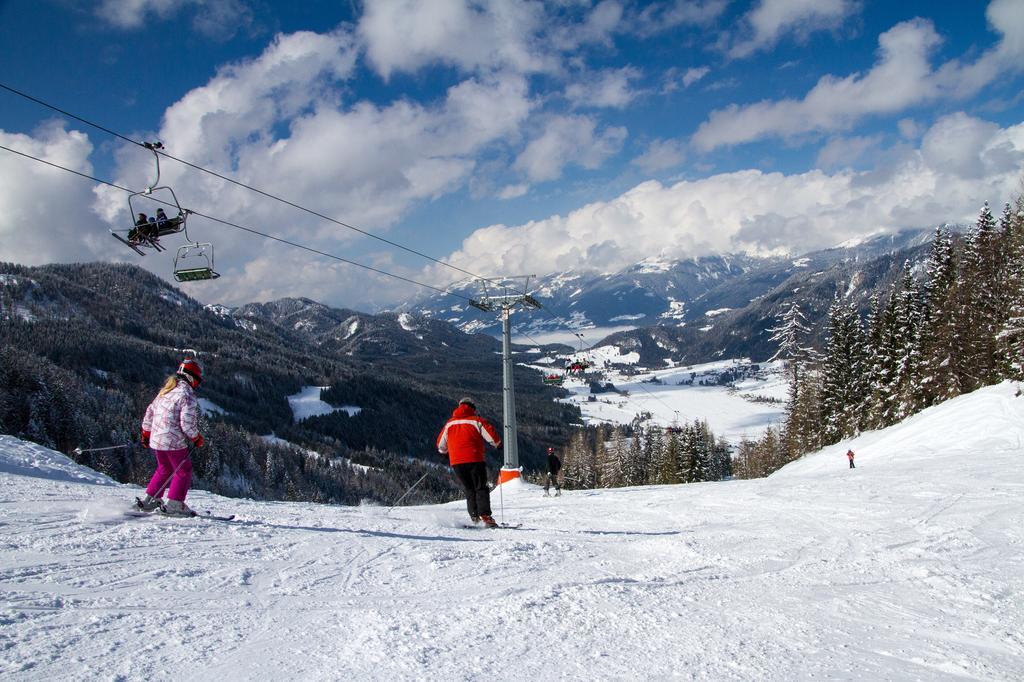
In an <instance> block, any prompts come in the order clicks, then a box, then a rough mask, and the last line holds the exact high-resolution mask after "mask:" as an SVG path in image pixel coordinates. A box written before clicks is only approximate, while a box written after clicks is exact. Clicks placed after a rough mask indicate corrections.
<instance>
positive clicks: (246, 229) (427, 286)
mask: <svg viewBox="0 0 1024 682" xmlns="http://www.w3.org/2000/svg"><path fill="white" fill-rule="evenodd" d="M0 149H3V150H4V151H7V152H11V153H12V154H17V155H18V156H22V157H25V158H27V159H31V160H33V161H38V162H39V163H42V164H45V165H47V166H51V167H52V168H57V169H59V170H62V171H66V172H68V173H73V174H74V175H78V176H79V177H82V178H86V179H87V180H92V181H93V182H97V183H100V184H102V185H107V186H109V187H113V188H115V189H119V190H121V191H122V192H128V193H132V192H134V191H135V190H132V189H130V188H128V187H123V186H121V185H118V184H117V183H114V182H110V181H108V180H103V179H101V178H97V177H95V176H92V175H89V174H87V173H82V172H81V171H76V170H74V169H72V168H67V167H66V166H61V165H60V164H57V163H53V162H52V161H47V160H46V159H41V158H39V157H37V156H33V155H31V154H27V153H25V152H22V151H18V150H17V149H12V148H10V147H7V146H5V145H2V144H0ZM155 201H158V203H162V204H166V205H168V206H170V205H171V204H170V203H169V202H166V201H159V200H155ZM189 212H190V213H191V214H192V215H194V216H199V217H200V218H206V219H207V220H210V221H213V222H216V223H220V224H222V225H226V226H228V227H233V228H235V229H237V230H242V231H244V232H248V233H250V234H254V235H258V236H260V237H263V238H264V239H270V240H272V241H276V242H280V243H282V244H287V245H288V246H293V247H295V248H297V249H302V250H304V251H308V252H310V253H314V254H317V255H319V256H324V257H325V258H331V259H333V260H336V261H340V262H342V263H347V264H349V265H354V266H356V267H358V268H362V269H364V270H369V271H370V272H375V273H377V274H380V275H384V276H386V277H391V278H393V279H397V280H401V281H403V282H407V283H409V284H415V285H416V286H420V287H424V288H425V289H431V290H433V291H436V292H438V293H441V294H445V295H447V296H453V297H455V298H459V299H462V300H464V301H471V300H472V299H470V298H469V297H468V296H463V295H462V294H457V293H455V292H454V291H448V290H445V289H441V288H440V287H436V286H434V285H432V284H426V283H425V282H419V281H417V280H414V279H411V278H409V277H403V276H402V275H396V274H394V273H393V272H388V271H386V270H381V269H379V268H375V267H372V266H369V265H364V264H363V263H359V262H356V261H354V260H349V259H347V258H342V257H341V256H338V255H335V254H333V253H329V252H327V251H321V250H319V249H315V248H313V247H311V246H306V245H305V244H301V243H299V242H294V241H291V240H289V239H284V238H283V237H276V236H274V235H272V234H268V233H266V232H261V231H260V230H256V229H253V228H251V227H245V226H244V225H239V224H237V223H232V222H230V221H228V220H224V219H222V218H217V217H216V216H212V215H208V214H205V213H201V212H199V211H193V210H191V209H190V210H189Z"/></svg>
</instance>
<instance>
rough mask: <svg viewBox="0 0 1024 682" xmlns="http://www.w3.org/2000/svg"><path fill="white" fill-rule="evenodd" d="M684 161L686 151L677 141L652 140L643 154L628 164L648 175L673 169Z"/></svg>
mask: <svg viewBox="0 0 1024 682" xmlns="http://www.w3.org/2000/svg"><path fill="white" fill-rule="evenodd" d="M685 159H686V151H685V150H684V146H683V143H682V142H680V141H679V140H652V141H651V143H650V144H648V145H647V149H646V150H645V151H644V153H643V154H641V155H640V156H638V157H636V158H635V159H633V160H632V161H631V162H630V163H632V164H633V165H635V166H639V167H640V168H642V169H643V170H644V171H646V172H648V173H656V172H658V171H661V170H665V169H666V168H674V167H676V166H678V165H679V164H681V163H682V162H683V161H684V160H685Z"/></svg>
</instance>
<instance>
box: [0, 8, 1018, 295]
mask: <svg viewBox="0 0 1024 682" xmlns="http://www.w3.org/2000/svg"><path fill="white" fill-rule="evenodd" d="M1022 65H1024V0H992V1H991V2H982V1H978V2H952V1H951V2H899V3H893V2H871V1H869V0H864V1H859V0H752V1H740V0H732V1H730V0H695V1H685V0H683V1H679V2H676V1H666V2H650V3H642V2H630V1H628V0H604V1H602V2H597V3H594V2H585V1H575V0H563V1H561V2H548V3H540V2H510V1H507V0H495V1H479V0H474V1H468V0H429V1H425V0H401V1H392V2H381V1H377V2H362V3H356V2H322V1H320V2H317V1H313V2H302V3H276V2H268V1H266V0H204V1H200V0H117V1H115V0H96V1H92V2H85V1H83V2H72V1H71V0H44V1H41V2H28V1H26V0H9V1H7V2H4V1H2V0H0V82H3V83H4V84H6V85H9V86H11V87H15V88H18V89H20V90H24V91H26V92H28V93H30V94H32V95H34V96H36V97H39V98H41V99H44V100H46V101H48V102H51V103H53V104H55V105H58V106H60V107H62V108H65V109H67V110H69V111H72V112H74V113H76V114H78V115H80V116H83V117H85V118H88V119H91V120H95V121H96V122H98V123H101V124H103V125H105V126H107V127H110V128H112V129H114V130H117V131H120V132H123V133H126V134H128V135H129V136H132V137H134V138H137V139H154V138H158V139H161V140H162V141H163V142H164V144H165V145H166V147H167V149H168V151H169V152H171V153H172V154H174V155H176V156H179V157H182V158H185V159H188V160H190V161H193V162H195V163H198V164H200V165H203V166H205V167H209V168H211V169H215V170H217V171H218V172H221V173H224V174H227V175H230V176H231V177H234V178H237V179H239V180H242V181H245V182H247V183H250V184H253V185H256V186H258V187H260V188H263V189H265V190H268V191H270V192H273V193H276V194H279V195H281V196H283V197H285V198H288V199H290V200H293V201H295V202H297V203H301V204H302V205H304V206H308V207H309V208H311V209H314V210H316V211H319V212H321V213H323V214H326V215H329V216H331V217H334V218H336V219H338V220H341V221H344V222H347V223H350V224H353V225H356V226H359V227H360V228H363V229H366V230H369V231H372V232H374V233H375V234H380V235H381V236H384V237H386V238H388V239H391V240H394V241H398V242H401V243H403V244H406V245H408V246H410V247H412V248H415V249H419V250H422V251H425V252H427V253H429V254H431V255H433V256H436V257H438V258H443V259H446V260H449V261H450V262H452V263H454V264H456V265H458V266H459V267H462V268H465V269H467V270H470V271H472V272H476V273H479V274H484V275H494V274H499V273H510V274H521V273H525V272H531V273H537V274H543V273H546V272H553V271H560V270H567V269H583V268H586V269H595V270H601V271H613V270H616V269H619V268H621V267H624V266H627V265H629V264H630V263H632V262H635V261H637V260H640V259H642V258H645V257H660V256H668V257H689V256H695V255H701V254H705V253H713V252H724V251H747V252H751V253H779V252H791V253H796V252H799V251H801V250H806V249H811V248H818V247H822V246H828V245H831V244H834V243H837V242H840V241H843V240H846V239H850V238H855V237H858V236H863V235H865V234H870V233H874V232H878V231H885V230H895V229H900V228H903V227H926V226H930V225H934V224H937V223H941V222H946V221H964V220H969V219H971V217H972V216H973V215H975V214H976V212H977V210H978V208H979V207H980V205H981V203H982V202H983V201H986V200H987V201H990V202H992V203H994V204H1001V203H1002V202H1004V201H1006V200H1009V199H1010V198H1012V196H1013V194H1014V193H1017V192H1019V191H1020V189H1021V187H1020V179H1021V177H1022V172H1024V125H1022V121H1024V100H1022V97H1021V92H1022V90H1024V88H1022V87H1021V86H1022V78H1021V76H1022ZM0 142H2V143H3V144H4V145H5V146H10V147H12V148H16V149H19V150H23V151H26V152H28V153H33V154H35V155H37V156H42V157H44V158H47V159H50V160H52V161H54V162H59V163H62V164H63V165H67V166H69V167H72V168H75V169H76V170H81V171H83V172H89V173H94V174H96V175H98V176H100V177H103V178H109V179H111V180H114V181H117V182H119V183H121V184H125V185H127V186H130V187H138V188H141V187H142V186H144V185H145V184H146V183H147V182H148V181H149V176H150V175H151V174H152V172H151V169H150V166H151V165H152V162H151V159H150V158H148V157H147V156H146V154H145V153H142V152H140V151H139V150H138V149H137V148H133V147H130V146H125V144H123V143H122V142H119V141H117V140H116V139H113V138H111V137H110V136H108V135H106V134H104V133H102V132H100V131H97V130H95V129H91V128H88V127H85V126H83V125H82V124H80V123H77V122H75V121H71V120H66V119H63V118H61V117H60V116H57V115H55V114H54V113H53V112H51V111H47V110H45V109H42V108H40V107H39V106H38V105H35V104H32V103H29V102H25V101H23V100H20V99H18V98H17V97H15V96H14V95H11V94H9V93H6V92H0ZM0 177H2V178H3V180H4V182H2V183H0V260H8V261H15V262H21V263H28V264H37V263H43V262H54V261H76V260H95V259H99V260H123V261H130V262H137V263H139V264H141V265H143V266H144V267H146V268H148V269H150V270H152V271H153V272H157V273H159V274H161V275H163V276H165V277H169V274H170V259H169V258H168V256H167V255H166V254H165V255H150V256H146V257H145V258H139V257H138V256H136V255H134V254H133V253H132V252H130V251H128V250H127V249H124V247H119V246H118V244H117V242H115V241H114V240H113V239H111V238H110V237H109V234H108V233H107V230H108V229H109V228H110V227H119V226H121V225H123V223H124V222H125V221H126V220H127V217H128V212H127V205H126V202H125V199H124V195H123V194H122V193H120V192H118V191H116V190H111V189H109V188H106V189H104V188H99V189H97V188H94V187H93V186H92V185H91V184H90V183H88V182H84V181H82V180H80V179H78V178H75V177H73V176H70V175H62V174H60V173H59V172H55V171H52V170H49V169H44V168H40V167H34V166H33V165H32V163H31V162H27V161H25V160H24V159H21V158H17V157H14V156H13V155H11V154H10V153H8V152H5V151H2V150H0ZM164 180H165V181H167V182H169V183H171V184H172V186H173V187H174V188H175V191H176V192H177V193H178V195H179V197H180V198H181V201H182V203H183V204H184V205H185V206H186V207H190V208H195V209H197V210H200V211H202V212H205V213H208V214H211V215H215V216H218V217H222V218H224V219H227V220H230V221H233V222H236V223H239V224H243V225H246V226H250V227H253V228H256V229H259V230H262V231H266V232H270V233H273V234H275V235H279V236H281V237H284V238H288V239H291V240H295V241H301V242H303V243H307V244H309V245H310V246H313V247H315V248H318V249H321V250H325V251H329V252H332V253H336V254H338V255H342V256H344V257H347V258H351V259H354V260H358V261H360V262H364V263H366V264H370V265H374V266H376V267H380V268H383V269H387V270H390V271H394V272H396V273H400V274H402V275H404V276H408V277H413V278H416V279H419V280H422V281H426V282H430V283H432V284H439V285H443V284H445V283H446V282H448V281H450V280H451V279H452V278H453V277H454V276H458V275H457V273H453V272H452V271H450V270H447V269H445V268H442V267H440V266H437V265H432V264H430V263H428V262H425V261H423V260H422V259H417V258H416V257H414V256H410V255H409V254H406V253H402V252H400V251H395V250H394V249H390V248H388V247H387V246H386V245H383V244H381V243H379V242H375V241H373V240H369V239H367V238H365V237H360V236H358V235H357V234H355V233H352V232H350V231H347V230H344V229H343V228H339V227H338V226H336V225H332V224H330V223H325V222H324V221H322V220H318V219H316V218H313V217H311V216H309V215H307V214H303V213H301V212H298V211H295V210H294V209H290V208H287V207H284V206H282V205H280V204H275V203H273V202H270V201H268V200H266V199H262V198H260V197H258V196H256V195H253V194H251V193H248V192H245V191H243V190H239V189H237V188H232V187H230V186H223V183H217V182H214V181H211V179H210V178H209V177H207V176H203V175H201V174H198V173H196V172H195V171H193V170H189V169H187V168H184V167H181V166H178V165H177V164H173V163H172V162H167V163H165V164H164ZM67 215H75V216H77V218H76V220H75V221H74V223H71V224H69V222H68V221H66V220H65V219H64V218H65V217H66V216H67ZM39 225H46V226H53V227H47V229H39V228H38V227H37V226H39ZM26 226H30V227H29V228H26ZM62 231H63V232H62ZM190 231H191V232H192V233H193V236H195V237H199V238H201V239H204V240H210V241H212V242H214V243H215V245H216V247H217V261H218V269H219V270H220V271H221V272H222V273H223V275H224V277H222V278H221V279H220V280H218V281H217V282H214V283H204V284H195V285H188V286H187V291H188V292H189V293H190V294H193V295H195V296H197V297H198V298H200V299H201V300H205V301H210V302H213V301H220V302H226V303H240V302H244V301H250V300H265V299H270V298H276V297H279V296H286V295H291V296H309V297H311V298H315V299H318V300H323V301H325V302H328V303H331V304H335V305H344V306H349V307H356V308H373V307H380V306H387V305H390V304H393V303H395V302H398V301H401V300H404V299H405V298H408V297H409V296H410V295H413V294H414V292H412V291H410V290H409V288H408V287H407V286H405V285H402V284H399V283H397V282H394V281H389V280H387V279H386V278H383V279H382V278H380V277H378V276H375V275H367V273H366V272H365V271H360V270H358V269H354V268H352V267H351V266H346V265H341V264H338V263H334V262H331V261H327V260H324V259H318V258H316V257H313V256H311V255H309V254H308V253H304V252H301V251H294V250H290V249H288V248H287V247H283V246H281V245H275V244H272V243H266V242H263V241H260V240H257V239H255V238H253V237H252V236H250V235H246V234H244V233H239V232H237V231H233V230H231V229H230V228H225V227H223V226H218V225H216V224H212V223H204V222H203V221H201V220H200V219H194V220H193V221H192V224H191V225H190ZM55 233H56V234H55ZM55 237H56V238H55Z"/></svg>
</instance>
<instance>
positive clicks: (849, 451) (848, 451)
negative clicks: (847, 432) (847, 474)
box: [846, 450, 857, 469]
mask: <svg viewBox="0 0 1024 682" xmlns="http://www.w3.org/2000/svg"><path fill="white" fill-rule="evenodd" d="M846 459H848V460H850V468H851V469H856V468H857V467H855V466H854V465H853V450H847V451H846Z"/></svg>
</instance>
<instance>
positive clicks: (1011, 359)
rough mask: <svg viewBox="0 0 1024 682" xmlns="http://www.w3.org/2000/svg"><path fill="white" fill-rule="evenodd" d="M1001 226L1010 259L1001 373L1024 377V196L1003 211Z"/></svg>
mask: <svg viewBox="0 0 1024 682" xmlns="http://www.w3.org/2000/svg"><path fill="white" fill-rule="evenodd" d="M1007 206H1009V205H1007ZM1000 227H1001V232H1002V241H1003V250H1004V252H1005V261H1006V262H1005V266H1004V267H1003V271H1002V275H1001V283H1000V291H1001V299H1002V305H1003V309H1004V310H1005V317H1004V319H1003V321H1002V323H1001V324H1000V328H999V331H998V333H997V334H996V342H997V349H998V354H999V368H1000V375H1001V376H1005V377H1007V378H1010V379H1013V380H1015V381H1024V197H1018V199H1017V201H1016V211H1014V212H1011V211H1010V210H1009V208H1007V209H1006V210H1004V211H1003V219H1002V220H1001V221H1000Z"/></svg>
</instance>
